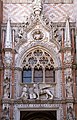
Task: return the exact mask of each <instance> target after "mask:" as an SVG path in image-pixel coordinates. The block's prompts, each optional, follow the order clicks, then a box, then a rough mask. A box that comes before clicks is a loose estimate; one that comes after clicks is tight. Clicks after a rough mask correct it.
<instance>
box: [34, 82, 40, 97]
mask: <svg viewBox="0 0 77 120" xmlns="http://www.w3.org/2000/svg"><path fill="white" fill-rule="evenodd" d="M33 91H34V93H35V94H36V98H37V99H39V95H40V91H39V85H38V84H34V85H33Z"/></svg>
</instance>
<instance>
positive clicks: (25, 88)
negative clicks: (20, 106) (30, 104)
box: [21, 85, 28, 99]
mask: <svg viewBox="0 0 77 120" xmlns="http://www.w3.org/2000/svg"><path fill="white" fill-rule="evenodd" d="M21 98H25V99H28V88H27V85H24V87H23V90H22V94H21Z"/></svg>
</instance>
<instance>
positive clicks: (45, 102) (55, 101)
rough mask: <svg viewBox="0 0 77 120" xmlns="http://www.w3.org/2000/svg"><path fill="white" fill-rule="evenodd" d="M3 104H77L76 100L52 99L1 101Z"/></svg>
mask: <svg viewBox="0 0 77 120" xmlns="http://www.w3.org/2000/svg"><path fill="white" fill-rule="evenodd" d="M1 101H2V103H3V104H5V103H6V104H7V103H8V104H67V103H74V104H77V100H75V99H62V100H58V99H53V100H49V99H48V100H35V99H33V100H23V99H10V98H8V99H2V100H1Z"/></svg>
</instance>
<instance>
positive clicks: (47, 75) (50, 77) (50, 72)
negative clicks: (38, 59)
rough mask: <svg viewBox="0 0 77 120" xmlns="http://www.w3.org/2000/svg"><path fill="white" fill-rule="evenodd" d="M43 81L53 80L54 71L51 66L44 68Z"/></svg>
mask: <svg viewBox="0 0 77 120" xmlns="http://www.w3.org/2000/svg"><path fill="white" fill-rule="evenodd" d="M45 82H47V83H49V82H55V71H54V69H53V68H51V69H48V68H46V69H45Z"/></svg>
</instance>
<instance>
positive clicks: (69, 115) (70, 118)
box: [66, 106, 75, 120]
mask: <svg viewBox="0 0 77 120" xmlns="http://www.w3.org/2000/svg"><path fill="white" fill-rule="evenodd" d="M66 120H75V117H74V113H73V109H72V107H71V106H70V107H69V108H67V119H66Z"/></svg>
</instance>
